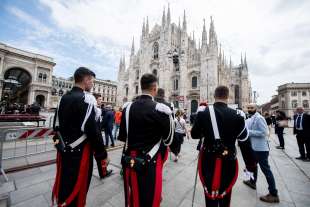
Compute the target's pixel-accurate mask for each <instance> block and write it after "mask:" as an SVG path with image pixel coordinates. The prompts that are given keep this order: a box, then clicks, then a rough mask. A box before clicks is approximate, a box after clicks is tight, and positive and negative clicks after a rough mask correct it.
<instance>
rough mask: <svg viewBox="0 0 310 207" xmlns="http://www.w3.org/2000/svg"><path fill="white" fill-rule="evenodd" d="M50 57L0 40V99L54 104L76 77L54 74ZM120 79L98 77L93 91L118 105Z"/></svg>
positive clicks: (17, 102)
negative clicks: (111, 79)
mask: <svg viewBox="0 0 310 207" xmlns="http://www.w3.org/2000/svg"><path fill="white" fill-rule="evenodd" d="M55 65H56V63H55V61H54V60H53V58H51V57H47V56H44V55H40V54H35V53H32V52H28V51H24V50H21V49H17V48H14V47H11V46H8V45H6V44H3V43H0V101H1V103H2V102H3V101H5V102H7V103H9V104H14V103H16V104H20V105H30V104H33V103H34V102H36V103H38V104H39V105H40V106H41V107H43V108H55V107H56V106H57V104H58V101H59V99H60V97H61V96H62V95H63V94H65V93H66V92H68V91H69V90H71V88H72V87H73V85H74V81H73V78H72V77H71V78H68V79H66V78H61V77H55V76H53V70H54V66H55ZM116 87H117V83H116V82H114V81H110V80H100V79H95V81H94V87H93V88H92V90H91V92H92V93H93V94H99V95H101V96H102V99H103V103H104V104H110V105H113V106H114V105H115V103H116V91H117V90H116Z"/></svg>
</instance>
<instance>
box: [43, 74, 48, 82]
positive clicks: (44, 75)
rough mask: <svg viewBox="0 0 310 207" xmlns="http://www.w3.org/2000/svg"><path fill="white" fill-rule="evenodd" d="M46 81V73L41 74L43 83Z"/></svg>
mask: <svg viewBox="0 0 310 207" xmlns="http://www.w3.org/2000/svg"><path fill="white" fill-rule="evenodd" d="M46 80H47V75H46V73H44V74H43V82H44V83H46Z"/></svg>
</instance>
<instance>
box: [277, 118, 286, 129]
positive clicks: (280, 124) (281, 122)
mask: <svg viewBox="0 0 310 207" xmlns="http://www.w3.org/2000/svg"><path fill="white" fill-rule="evenodd" d="M278 126H279V127H283V128H287V127H288V120H281V121H279V122H278Z"/></svg>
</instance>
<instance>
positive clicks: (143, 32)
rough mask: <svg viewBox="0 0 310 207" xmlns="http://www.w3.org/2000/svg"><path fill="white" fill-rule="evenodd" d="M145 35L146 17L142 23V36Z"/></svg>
mask: <svg viewBox="0 0 310 207" xmlns="http://www.w3.org/2000/svg"><path fill="white" fill-rule="evenodd" d="M144 36H145V19H144V18H143V25H142V37H144Z"/></svg>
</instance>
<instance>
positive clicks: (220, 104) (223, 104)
mask: <svg viewBox="0 0 310 207" xmlns="http://www.w3.org/2000/svg"><path fill="white" fill-rule="evenodd" d="M214 105H216V106H227V104H226V103H224V102H215V103H214Z"/></svg>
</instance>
